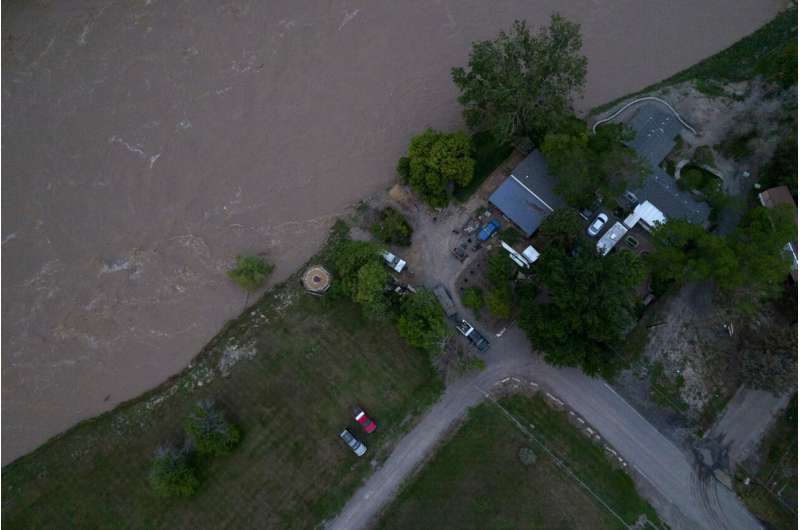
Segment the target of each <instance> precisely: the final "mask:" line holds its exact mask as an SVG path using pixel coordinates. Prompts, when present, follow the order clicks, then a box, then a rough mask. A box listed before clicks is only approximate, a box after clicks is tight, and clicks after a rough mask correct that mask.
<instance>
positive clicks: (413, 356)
mask: <svg viewBox="0 0 800 530" xmlns="http://www.w3.org/2000/svg"><path fill="white" fill-rule="evenodd" d="M226 352H227V353H226ZM237 352H238V355H239V356H240V357H241V360H239V362H238V363H237V364H235V365H234V366H232V367H225V366H224V365H225V363H226V362H227V361H225V359H228V360H230V359H231V358H233V357H235V356H236V355H237ZM221 372H229V374H228V376H227V377H223V376H222V375H221ZM441 390H442V383H441V381H440V379H439V377H438V375H437V374H436V373H435V371H434V370H433V368H432V367H431V363H430V360H429V358H428V357H427V356H426V355H425V354H423V353H421V352H419V351H416V350H413V349H411V348H409V347H408V346H406V345H405V344H404V343H403V341H402V340H400V339H399V338H398V337H397V335H396V334H395V332H394V329H393V328H392V327H391V326H390V325H386V326H379V325H376V324H375V323H369V324H367V323H365V321H364V320H363V318H362V316H361V313H360V309H359V308H358V307H357V306H355V305H354V304H352V303H351V302H349V301H345V300H332V299H331V298H330V297H327V298H322V299H319V298H315V297H312V296H310V295H307V294H305V293H304V292H302V290H301V288H300V285H299V282H298V281H297V278H296V277H295V278H293V279H291V280H290V281H289V282H287V283H286V284H284V285H283V286H279V287H277V288H276V289H275V290H274V291H272V292H271V293H268V294H267V295H265V297H264V298H262V300H261V301H259V302H258V303H256V304H255V305H254V306H252V307H251V308H249V309H248V310H247V311H246V312H245V314H243V315H242V316H241V317H240V318H239V319H237V320H235V321H232V322H230V323H229V325H228V326H227V327H226V328H225V329H224V330H223V331H222V332H221V333H220V334H219V335H218V336H217V337H216V338H215V339H214V340H213V341H212V342H211V343H210V344H209V346H208V347H207V348H206V349H205V350H204V351H203V352H202V353H201V354H200V355H199V356H198V357H197V358H196V359H195V361H194V362H193V363H192V365H191V366H190V367H189V368H188V369H187V370H186V371H185V372H183V373H182V374H181V375H180V376H178V377H176V378H174V379H173V380H171V381H168V382H167V383H165V384H164V385H162V386H161V387H160V388H158V389H156V390H155V391H153V392H150V393H148V394H147V395H145V396H143V397H141V398H139V399H136V400H134V401H131V402H128V403H126V404H124V405H121V406H120V407H118V408H116V409H115V410H113V411H112V412H110V413H107V414H104V415H102V416H99V417H97V418H95V419H92V420H89V421H86V422H83V423H81V424H80V425H78V426H77V427H75V428H73V429H71V430H70V431H68V432H67V433H66V434H64V435H62V436H61V437H59V438H57V439H54V440H51V441H50V442H49V443H47V444H46V445H45V446H43V447H42V448H40V449H39V450H37V451H35V452H34V453H32V454H30V455H28V456H25V457H23V458H21V459H20V460H17V461H16V462H14V463H12V464H10V465H8V466H6V467H5V468H4V469H3V475H2V478H3V480H2V498H3V517H2V519H3V520H2V522H3V526H4V527H5V528H24V529H32V528H81V529H93V528H103V529H110V528H148V529H150V528H170V529H173V528H191V529H196V528H254V527H260V528H312V527H314V526H315V525H316V524H318V523H319V522H320V521H321V520H322V519H324V518H326V517H329V516H331V515H333V514H334V513H335V512H336V511H337V510H338V509H339V508H340V507H341V505H342V504H343V503H344V502H345V501H346V500H347V499H348V498H349V496H350V495H351V494H352V493H353V492H354V491H355V489H356V488H357V486H358V485H359V484H360V482H361V481H362V480H363V478H364V477H365V476H366V475H367V474H368V473H369V472H370V470H371V469H372V467H371V465H370V460H372V459H376V458H377V459H379V460H380V459H385V458H386V457H387V456H388V453H389V450H390V447H391V444H392V442H393V441H394V440H396V439H397V437H398V436H399V435H400V434H401V433H402V432H404V431H406V430H407V429H408V428H409V427H410V426H411V423H412V420H413V418H414V415H415V414H416V413H418V412H420V411H421V410H422V409H424V408H426V407H427V406H428V405H429V404H431V403H432V402H433V401H434V400H435V399H436V397H437V396H438V395H439V394H440V392H441ZM205 397H211V398H214V399H215V400H216V401H217V402H218V403H219V404H221V406H222V407H223V409H224V410H226V411H227V415H228V417H229V418H232V419H233V420H234V421H235V422H236V423H237V424H238V425H239V426H240V427H241V429H242V431H243V435H244V438H243V441H242V444H241V445H240V446H239V447H238V448H237V449H236V450H235V451H234V452H233V453H232V454H230V455H228V456H223V457H216V458H214V459H207V460H204V461H202V462H200V464H199V474H200V477H201V479H202V485H201V488H200V491H199V492H198V494H197V495H196V496H194V497H192V498H190V499H187V500H170V499H162V498H159V497H156V496H155V495H154V494H153V493H152V492H151V490H150V488H149V486H148V482H147V474H148V469H149V464H150V458H151V455H152V453H153V451H154V449H155V448H156V447H157V446H158V445H159V444H161V443H163V442H169V441H177V440H180V438H181V422H182V419H183V418H184V417H185V415H186V413H187V411H188V410H189V408H190V407H191V406H192V404H193V403H195V402H196V401H197V400H198V399H201V398H205ZM356 403H358V404H360V405H362V406H363V407H364V408H365V409H366V410H367V411H368V412H369V413H370V415H371V416H372V417H373V419H375V420H376V421H377V422H378V425H379V428H378V430H377V431H376V432H375V433H373V434H371V435H364V434H363V433H361V432H360V431H359V429H358V428H357V427H356V426H355V423H354V422H353V421H352V416H351V407H352V405H354V404H356ZM348 425H349V426H350V427H351V429H352V430H353V432H356V433H358V436H359V437H360V438H361V439H362V440H363V441H364V442H365V443H366V444H367V446H368V447H369V451H368V453H367V455H366V456H365V457H363V458H360V459H359V458H357V457H356V456H355V455H354V454H353V453H352V452H351V451H350V450H349V449H348V448H347V447H346V446H345V445H344V444H343V442H342V441H340V440H339V439H338V436H337V435H338V433H339V432H340V431H341V429H342V428H344V427H345V426H348Z"/></svg>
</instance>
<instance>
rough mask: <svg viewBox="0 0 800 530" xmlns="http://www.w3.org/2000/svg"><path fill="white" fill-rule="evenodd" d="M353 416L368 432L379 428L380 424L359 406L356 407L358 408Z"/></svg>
mask: <svg viewBox="0 0 800 530" xmlns="http://www.w3.org/2000/svg"><path fill="white" fill-rule="evenodd" d="M353 417H354V418H355V419H356V421H357V422H358V424H359V425H361V428H362V429H364V432H366V433H367V434H369V433H371V432H372V431H374V430H375V429H377V428H378V424H377V423H375V422H374V421H372V420H371V419H370V417H369V416H367V413H366V412H364V411H363V410H362V409H361V408H359V407H356V410H355V411H354V412H353Z"/></svg>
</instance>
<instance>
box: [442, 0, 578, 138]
mask: <svg viewBox="0 0 800 530" xmlns="http://www.w3.org/2000/svg"><path fill="white" fill-rule="evenodd" d="M582 45H583V42H582V39H581V33H580V26H579V25H578V24H576V23H573V22H570V21H568V20H567V19H565V18H563V17H561V16H560V15H557V14H555V15H553V16H552V17H551V18H550V25H549V26H547V27H543V28H541V29H540V30H539V33H538V34H537V35H531V34H530V32H529V31H528V27H527V25H526V23H525V22H524V21H520V20H517V21H515V22H514V25H513V27H512V29H511V32H510V33H506V32H500V35H499V36H498V37H497V38H496V39H495V40H494V41H482V42H476V43H474V44H473V45H472V52H471V53H470V56H469V66H468V70H465V69H464V68H453V70H452V77H453V82H454V83H455V84H456V86H457V87H458V88H459V90H460V91H461V95H460V96H459V98H458V101H459V102H460V103H461V104H462V105H463V106H464V115H465V118H466V120H467V124H468V125H469V126H470V127H473V128H478V129H483V128H489V129H491V130H492V132H493V133H494V136H495V138H497V140H498V141H500V142H501V143H508V142H510V141H511V140H513V139H514V138H515V137H520V136H525V137H528V138H530V139H531V140H532V141H534V143H538V142H539V140H541V138H543V137H544V134H545V133H547V132H551V131H554V130H557V129H558V128H559V126H560V124H561V123H562V122H563V121H564V120H566V119H567V118H568V117H569V116H571V115H572V98H573V97H574V96H576V95H578V94H580V92H581V91H582V90H583V87H584V85H585V82H586V57H584V56H583V55H581V53H580V50H581V47H582Z"/></svg>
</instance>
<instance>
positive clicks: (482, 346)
mask: <svg viewBox="0 0 800 530" xmlns="http://www.w3.org/2000/svg"><path fill="white" fill-rule="evenodd" d="M456 329H457V330H458V331H459V332H460V333H461V334H462V335H464V336H465V337H467V340H468V341H470V342H471V343H472V345H473V346H475V347H476V348H478V350H479V351H482V352H484V351H486V350H488V349H489V341H488V340H486V338H485V337H484V336H483V335H481V334H480V333H479V332H478V330H477V329H475V328H474V327H473V326H472V324H470V323H469V322H467V321H466V320H461V323H460V324H458V325H457V326H456Z"/></svg>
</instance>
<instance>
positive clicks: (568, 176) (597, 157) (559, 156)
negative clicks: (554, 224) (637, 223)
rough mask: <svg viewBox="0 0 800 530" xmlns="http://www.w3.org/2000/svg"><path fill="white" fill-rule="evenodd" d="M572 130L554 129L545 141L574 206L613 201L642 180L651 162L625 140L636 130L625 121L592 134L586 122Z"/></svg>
mask: <svg viewBox="0 0 800 530" xmlns="http://www.w3.org/2000/svg"><path fill="white" fill-rule="evenodd" d="M572 129H573V131H572V132H559V133H551V134H548V135H546V136H545V138H544V141H543V142H542V145H541V150H542V154H543V155H544V157H545V159H546V160H547V164H548V168H549V171H550V173H551V174H552V175H553V176H555V177H556V178H557V179H558V184H557V186H556V191H558V193H559V194H561V195H562V196H563V197H564V199H565V200H566V201H567V202H568V203H569V204H570V205H572V206H575V207H578V208H589V207H591V206H592V205H593V204H594V203H595V202H596V201H597V200H598V199H604V200H606V201H610V200H612V199H614V198H615V197H617V196H619V195H620V194H622V193H623V192H624V191H625V190H626V189H628V188H631V187H635V186H636V185H638V184H639V183H641V180H642V178H643V177H644V176H645V175H646V174H647V171H648V168H647V164H646V163H645V162H644V161H643V160H642V159H641V158H640V157H639V156H638V155H637V154H636V152H635V151H633V149H631V148H630V147H628V146H627V145H625V143H624V142H626V141H628V140H630V139H631V138H632V134H633V133H632V132H631V131H630V129H628V128H626V127H625V126H623V125H621V124H610V125H604V126H602V127H600V128H598V130H597V134H589V131H588V130H587V129H586V126H585V124H583V123H582V122H581V125H580V126H577V125H573V127H572Z"/></svg>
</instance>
